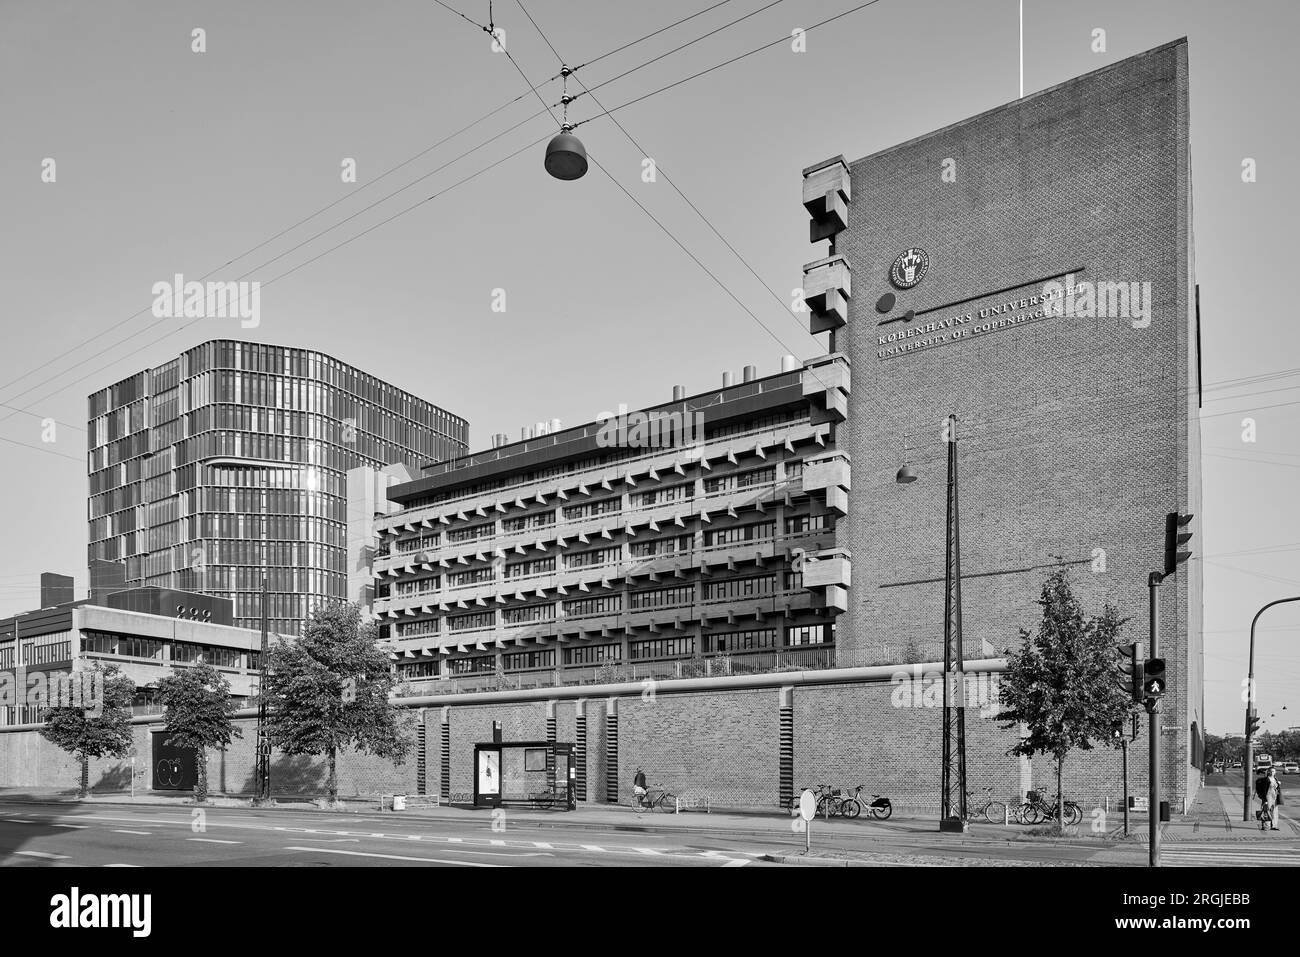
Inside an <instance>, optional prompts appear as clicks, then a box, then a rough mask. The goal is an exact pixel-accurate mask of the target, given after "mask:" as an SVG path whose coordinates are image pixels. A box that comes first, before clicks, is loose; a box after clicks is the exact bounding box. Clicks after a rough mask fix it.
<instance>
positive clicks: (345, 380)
mask: <svg viewBox="0 0 1300 957" xmlns="http://www.w3.org/2000/svg"><path fill="white" fill-rule="evenodd" d="M87 418H88V422H89V428H88V431H89V437H88V445H89V453H88V455H89V463H88V466H89V477H90V489H89V493H90V494H89V523H90V534H89V554H88V557H89V559H90V561H91V563H92V564H95V563H97V561H107V562H120V563H122V565H123V571H124V575H125V584H126V586H127V587H131V586H137V585H156V586H159V587H164V588H178V589H183V590H189V591H197V592H204V593H207V594H212V595H219V596H222V597H226V598H230V599H231V600H232V601H233V602H234V609H235V624H236V625H237V626H242V627H249V628H255V627H260V619H261V587H262V579H263V578H264V577H265V578H266V579H267V582H268V591H269V604H268V617H269V619H270V629H271V630H272V631H274V632H280V633H285V634H296V633H297V632H298V630H299V626H300V623H301V621H302V620H303V618H305V617H306V615H307V614H308V613H309V612H310V610H311V608H313V607H314V606H315V605H317V604H318V603H320V602H321V601H323V600H343V599H344V598H345V597H346V595H347V568H346V558H345V556H346V539H347V470H348V469H350V468H355V467H357V466H361V465H369V466H372V467H375V468H380V467H383V466H385V465H388V464H391V463H397V462H400V463H404V464H407V465H408V466H410V467H411V468H412V469H418V468H419V467H420V466H422V465H425V464H428V463H429V462H434V461H442V460H445V459H449V458H454V457H456V456H458V455H462V454H464V453H465V452H466V451H467V445H466V438H467V424H466V422H465V420H464V419H461V418H459V417H458V416H455V415H452V414H450V413H448V412H446V411H444V410H443V409H440V408H438V407H437V406H435V405H433V404H431V403H429V402H426V401H424V400H423V399H419V398H417V397H415V396H413V395H411V394H410V393H408V392H403V391H402V390H401V389H397V388H395V387H393V386H391V385H389V384H388V383H386V382H383V381H381V380H379V379H377V378H375V377H374V376H371V375H367V374H366V373H364V372H362V371H360V370H359V369H356V368H353V367H352V366H349V365H347V364H345V363H342V362H339V361H338V360H337V359H334V358H332V357H330V356H327V355H324V354H323V353H319V352H313V351H311V350H308V349H292V348H288V347H284V346H273V345H263V344H261V343H251V342H237V341H233V340H225V339H223V340H215V341H212V342H206V343H203V344H202V345H199V346H196V347H194V348H193V349H190V350H188V351H186V352H185V353H183V354H182V355H180V356H178V357H177V358H176V359H173V360H171V361H169V362H167V363H166V364H164V365H162V366H159V367H157V368H155V369H147V370H145V371H143V372H140V373H137V374H136V375H133V376H131V377H130V378H127V379H124V380H122V381H121V382H118V383H117V384H115V385H112V386H109V387H108V388H106V389H102V390H100V391H99V392H96V393H94V394H92V395H91V396H90V397H89V409H88V413H87Z"/></svg>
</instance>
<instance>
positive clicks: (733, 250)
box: [516, 0, 879, 405]
mask: <svg viewBox="0 0 1300 957" xmlns="http://www.w3.org/2000/svg"><path fill="white" fill-rule="evenodd" d="M778 2H780V0H778ZM516 3H517V4H518V6H519V9H520V10H522V11H523V13H524V16H526V17H527V18H528V22H529V23H531V24H532V25H533V29H534V30H536V31H537V35H538V36H540V37H541V38H542V40H543V41H544V42H545V43H546V45H547V46H548V47H550V50H551V53H553V54H554V55H555V58H556V59H557V60H559V61H560V64H561V66H563V65H564V62H565V61H564V57H562V56H561V55H560V52H559V51H558V50H557V49H556V48H555V44H553V43H551V40H550V38H549V37H548V36H547V35H546V33H545V31H543V30H542V28H541V26H539V25H538V23H537V21H536V20H535V19H534V18H533V15H532V14H531V13H529V12H528V8H527V7H525V6H524V4H523V0H516ZM771 6H775V4H774V3H770V4H768V7H771ZM768 7H763V8H762V10H766V9H767V8H768ZM762 10H758V11H755V12H756V13H761V12H762ZM742 19H743V18H742ZM679 49H680V48H679ZM570 73H571V75H573V76H574V78H575V79H576V80H577V81H578V83H579V84H580V85H581V86H582V88H583V89H584V90H585V91H586V92H587V93H588V94H591V99H592V102H593V103H595V104H596V106H597V108H598V109H601V110H604V106H603V105H602V104H601V102H600V100H598V99H597V98H596V96H595V94H593V93H592V92H591V90H590V89H589V88H588V87H587V84H586V83H585V82H583V80H582V78H581V77H579V76H577V74H576V73H574V72H573V71H572V70H571V71H570ZM525 82H527V77H525ZM579 95H581V94H579ZM570 102H572V100H571V101H570ZM604 115H608V116H609V118H610V120H612V121H613V123H614V125H615V126H617V127H618V129H619V131H620V132H622V134H623V135H624V136H625V137H626V138H627V140H628V142H630V143H631V144H632V146H633V147H634V148H635V149H636V150H637V151H638V152H639V153H640V154H641V155H642V156H649V155H650V154H649V153H648V152H647V151H646V150H645V149H644V148H643V147H642V146H641V144H640V143H638V142H637V141H636V139H635V138H634V137H633V136H632V134H631V133H629V132H628V130H627V128H626V127H624V126H623V124H622V123H620V122H619V121H618V118H617V117H615V116H613V115H612V114H604ZM592 159H593V162H596V166H597V167H598V168H599V169H600V171H601V172H602V173H604V174H605V176H606V177H608V178H609V179H610V181H611V182H613V183H614V184H615V185H616V186H618V187H619V188H620V189H622V190H623V193H624V194H625V195H626V196H627V197H628V198H629V199H631V200H632V201H633V202H634V203H636V205H637V206H638V207H640V209H641V211H642V212H643V213H645V214H646V215H647V216H649V217H650V219H651V220H652V221H653V222H654V223H655V225H657V226H658V227H659V228H660V229H662V230H664V232H665V233H667V234H668V235H669V237H670V238H672V240H673V241H674V242H676V243H677V245H678V246H679V247H681V249H682V251H683V252H685V253H686V254H687V255H688V256H690V257H691V259H693V260H694V261H695V263H696V265H698V266H700V268H701V269H703V270H704V272H705V273H706V274H707V275H708V276H709V278H711V279H712V280H713V281H714V282H715V283H717V284H718V285H719V286H720V287H721V288H722V289H723V290H724V291H725V292H726V293H727V294H728V295H729V296H731V298H732V299H733V300H735V302H736V303H737V304H738V305H740V307H741V308H742V309H743V310H744V311H745V312H746V313H748V314H749V316H750V318H752V319H753V320H754V321H755V322H756V323H758V325H759V326H760V327H761V328H762V329H763V330H764V331H765V332H767V334H768V335H769V336H771V337H772V338H773V339H774V340H775V341H776V343H777V344H778V345H779V346H781V348H782V349H784V350H786V352H788V353H794V352H795V351H796V350H795V349H793V348H792V347H791V346H790V345H789V344H788V343H786V342H785V341H784V340H783V339H782V338H781V337H780V336H779V335H778V334H777V333H776V332H774V331H773V330H772V329H771V328H770V327H769V326H768V325H767V324H766V323H765V322H763V321H762V320H761V319H759V318H758V316H757V315H755V314H754V313H753V312H752V311H750V309H749V308H748V307H747V306H745V305H744V304H743V303H741V302H740V299H739V298H738V297H737V296H736V295H735V294H734V293H733V292H732V291H731V290H730V289H729V288H727V287H726V286H725V285H723V283H722V282H721V280H719V279H718V277H717V276H716V275H715V274H714V273H713V272H712V271H711V270H709V269H708V268H707V267H705V266H704V263H703V262H701V261H700V260H699V259H698V258H697V257H696V256H695V255H694V254H693V253H691V251H690V250H688V249H687V248H686V246H685V245H684V244H683V243H681V241H680V240H678V239H677V237H676V236H675V235H674V234H673V233H672V232H671V231H669V230H668V229H667V227H666V226H664V224H663V223H662V222H660V221H659V220H658V219H657V218H656V217H655V216H654V215H653V214H651V213H650V210H649V209H647V208H646V207H645V206H644V205H642V204H641V202H640V201H638V200H637V199H636V198H635V197H633V196H632V194H631V193H630V192H628V191H627V190H626V189H625V188H624V187H623V186H622V184H621V183H619V182H618V181H617V180H615V179H614V177H613V176H611V175H610V173H609V170H607V169H606V168H605V167H604V166H603V165H602V164H601V163H600V162H598V161H595V159H594V157H592ZM655 170H656V172H657V173H662V174H663V177H664V181H665V182H667V183H668V184H669V185H670V186H671V187H672V188H673V190H674V191H675V192H676V193H677V195H678V196H680V197H681V198H682V200H683V201H684V202H685V203H686V205H688V206H690V207H691V209H692V210H694V211H695V215H696V216H698V217H699V218H700V219H701V220H702V221H703V222H704V225H706V226H708V227H709V229H710V230H711V231H712V232H713V235H715V236H717V237H718V239H719V240H721V241H722V244H723V245H724V246H726V247H727V249H729V250H731V253H732V255H733V256H735V257H736V258H737V259H738V260H740V262H741V263H742V264H743V265H744V267H745V268H746V269H748V270H749V272H750V275H752V276H753V277H754V278H755V279H756V280H758V283H759V285H761V286H762V287H763V289H764V290H766V291H767V292H768V293H769V294H770V295H771V296H772V297H773V298H774V299H775V300H776V302H777V304H778V306H779V307H780V309H781V313H782V314H783V315H785V316H787V317H789V318H790V319H791V320H792V321H793V322H795V324H796V325H798V326H799V328H800V330H801V331H803V332H804V333H806V334H808V335H809V336H811V335H812V333H811V332H810V331H809V330H808V328H807V327H806V326H804V325H803V324H802V323H801V322H799V320H798V318H797V317H796V316H795V315H794V314H793V313H791V311H790V310H789V309H788V308H786V304H785V300H783V299H782V298H781V297H780V296H778V295H777V294H776V292H774V291H773V290H772V288H771V287H770V286H768V284H767V283H766V282H765V281H764V280H763V277H762V276H760V275H759V274H758V271H757V270H755V269H754V267H753V266H752V265H750V263H749V260H747V259H746V258H745V257H744V256H742V255H741V254H740V251H739V250H737V249H736V247H735V246H733V245H732V244H731V243H730V242H729V241H728V240H727V238H726V237H725V236H723V235H722V233H720V232H719V231H718V229H717V227H716V226H714V225H713V223H712V222H710V221H709V218H708V217H707V216H705V215H704V213H703V212H701V210H700V208H699V207H698V206H696V205H695V203H693V202H692V201H691V199H690V197H688V196H687V195H686V194H685V193H684V192H682V190H681V189H680V188H679V187H678V186H677V184H676V183H675V182H673V180H672V179H671V177H669V176H668V174H667V173H664V171H663V169H662V168H661V167H659V166H658V165H656V167H655ZM806 371H807V372H808V373H809V374H810V375H812V376H813V378H815V379H816V380H817V381H818V382H819V383H821V384H822V385H823V386H827V385H828V384H827V383H826V381H825V380H824V379H822V377H821V375H820V374H819V373H818V372H817V370H815V369H806ZM877 405H879V403H877Z"/></svg>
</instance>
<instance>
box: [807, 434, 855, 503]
mask: <svg viewBox="0 0 1300 957" xmlns="http://www.w3.org/2000/svg"><path fill="white" fill-rule="evenodd" d="M852 480H853V469H852V464H851V459H850V458H849V454H848V453H847V452H841V451H839V450H838V449H837V450H835V451H832V452H824V453H822V454H821V455H818V456H816V457H810V458H807V459H805V460H804V466H803V490H804V491H805V492H809V493H813V492H820V493H821V494H822V495H824V496H825V497H826V507H827V508H828V509H830V510H831V511H834V512H836V513H838V514H839V515H847V514H848V511H849V491H850V490H851V489H852V487H853V485H852Z"/></svg>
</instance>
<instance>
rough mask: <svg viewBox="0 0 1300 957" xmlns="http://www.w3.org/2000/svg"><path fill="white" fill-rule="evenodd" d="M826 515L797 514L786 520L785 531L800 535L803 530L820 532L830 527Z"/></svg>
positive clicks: (788, 533)
mask: <svg viewBox="0 0 1300 957" xmlns="http://www.w3.org/2000/svg"><path fill="white" fill-rule="evenodd" d="M827 519H828V516H826V515H796V516H795V517H794V518H787V519H786V520H785V533H786V534H787V535H798V534H800V533H801V532H820V531H822V530H824V529H827V528H829V527H830V524H829V522H828V520H827Z"/></svg>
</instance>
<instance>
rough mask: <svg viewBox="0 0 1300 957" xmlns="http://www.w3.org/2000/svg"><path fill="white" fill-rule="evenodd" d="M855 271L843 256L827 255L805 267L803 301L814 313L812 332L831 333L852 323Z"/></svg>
mask: <svg viewBox="0 0 1300 957" xmlns="http://www.w3.org/2000/svg"><path fill="white" fill-rule="evenodd" d="M851 280H852V270H851V269H850V268H849V263H848V260H846V259H845V258H844V257H843V256H838V255H837V256H828V257H827V258H825V259H818V260H816V261H815V262H810V263H808V264H807V265H806V266H804V267H803V298H804V302H806V303H807V304H808V308H809V309H810V310H811V311H812V316H811V318H810V320H809V327H808V328H809V331H810V332H811V333H812V334H813V335H817V334H818V333H819V332H830V331H831V330H834V329H838V328H840V327H841V326H843V325H844V324H845V323H847V322H848V321H849V299H850V298H851V296H852V294H853V293H852V288H851V287H852V282H851Z"/></svg>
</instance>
